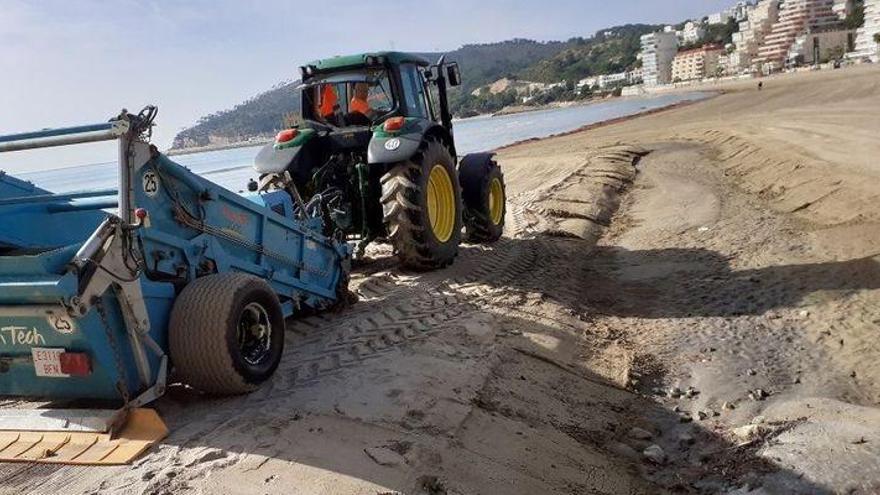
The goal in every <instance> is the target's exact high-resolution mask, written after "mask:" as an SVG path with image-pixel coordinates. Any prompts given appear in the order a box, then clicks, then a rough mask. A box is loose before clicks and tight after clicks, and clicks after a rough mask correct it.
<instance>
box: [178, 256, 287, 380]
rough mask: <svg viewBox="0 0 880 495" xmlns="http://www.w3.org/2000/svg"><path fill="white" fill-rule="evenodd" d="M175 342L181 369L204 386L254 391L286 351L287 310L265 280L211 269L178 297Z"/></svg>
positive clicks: (187, 377)
mask: <svg viewBox="0 0 880 495" xmlns="http://www.w3.org/2000/svg"><path fill="white" fill-rule="evenodd" d="M168 338H169V346H170V350H171V359H172V361H173V363H174V370H175V373H176V374H177V375H178V376H179V377H180V379H181V380H182V381H183V382H184V383H186V384H188V385H190V386H192V387H193V388H195V389H198V390H201V391H202V392H206V393H210V394H218V395H234V394H243V393H247V392H251V391H254V390H256V389H257V388H259V387H260V385H261V384H262V383H263V382H265V381H266V380H268V379H269V378H270V377H271V376H272V375H273V374H274V373H275V369H276V368H278V364H279V363H280V362H281V354H282V352H283V351H284V313H283V312H282V310H281V303H280V302H279V301H278V296H276V295H275V292H274V291H273V290H272V288H271V287H270V286H269V284H268V283H266V281H265V280H262V279H259V278H257V277H254V276H251V275H245V274H243V273H222V274H217V275H208V276H205V277H202V278H199V279H197V280H195V281H193V282H192V283H190V284H189V285H188V286H186V288H184V289H183V292H182V293H181V294H180V296H178V298H177V300H176V301H175V302H174V308H173V309H172V311H171V321H170V323H169V335H168Z"/></svg>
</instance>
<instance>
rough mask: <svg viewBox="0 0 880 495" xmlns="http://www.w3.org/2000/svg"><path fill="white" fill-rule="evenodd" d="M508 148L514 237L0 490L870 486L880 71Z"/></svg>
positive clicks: (14, 472) (394, 290) (399, 275)
mask: <svg viewBox="0 0 880 495" xmlns="http://www.w3.org/2000/svg"><path fill="white" fill-rule="evenodd" d="M725 90H726V91H728V92H727V93H726V94H724V95H722V96H719V97H716V98H714V99H712V100H709V101H704V102H701V103H698V104H695V105H691V106H687V107H683V108H677V109H674V110H668V111H665V112H660V113H656V114H653V115H650V116H644V117H640V118H635V119H631V120H628V121H625V122H621V123H617V124H614V125H610V126H604V127H600V128H595V129H591V130H589V131H585V132H580V133H575V134H571V135H567V136H562V137H558V138H552V139H546V140H541V141H537V142H530V143H524V144H521V145H518V146H515V147H512V148H508V149H505V150H503V151H502V152H501V153H500V155H499V162H500V163H501V164H502V167H503V169H504V172H505V177H506V180H507V183H508V194H509V202H508V211H507V217H506V220H507V228H506V235H505V238H504V239H502V240H501V241H500V242H499V243H497V244H495V245H493V246H470V245H469V246H465V247H463V249H462V252H461V255H460V257H459V259H458V260H457V262H456V264H455V265H454V266H453V267H451V268H449V269H446V270H441V271H437V272H433V273H427V274H416V273H409V272H405V271H401V270H400V269H399V268H398V266H397V264H396V263H395V262H394V260H393V259H392V258H390V257H389V255H390V252H389V250H388V247H387V246H377V247H375V248H373V249H371V251H370V254H371V256H372V258H373V260H372V261H371V262H369V263H366V264H365V265H363V266H360V267H359V268H358V269H357V272H356V274H355V276H354V280H353V284H352V287H353V289H354V290H355V291H356V292H357V293H358V295H359V297H360V301H359V302H358V303H356V304H355V305H353V306H351V307H349V308H347V309H345V310H342V311H341V312H339V313H336V314H330V315H323V316H318V317H311V318H308V319H305V320H292V321H291V322H290V323H289V325H290V328H289V330H290V331H289V332H288V334H287V336H288V338H289V341H288V345H287V346H286V349H285V354H286V356H285V360H284V363H283V364H282V366H281V368H280V369H279V372H278V374H277V376H276V377H275V378H274V379H273V380H272V382H271V383H270V384H269V385H268V386H267V387H265V388H264V389H262V390H260V391H258V392H256V393H254V394H251V395H250V396H247V397H238V398H228V399H209V398H205V397H200V396H198V395H195V394H193V393H191V392H189V391H187V390H186V389H183V388H181V387H174V388H173V389H172V390H171V392H170V393H169V395H168V396H167V397H165V398H163V399H162V400H161V401H159V402H158V403H157V404H156V407H157V409H158V410H159V411H160V413H161V414H162V415H163V417H164V418H165V419H166V421H167V422H168V424H169V426H170V428H171V429H172V435H171V436H170V437H169V438H168V440H167V441H166V442H165V443H163V445H161V446H159V447H157V448H155V449H154V450H153V451H151V452H150V453H149V454H148V455H147V456H145V457H144V458H142V459H141V460H139V461H138V462H137V463H135V465H134V466H130V467H120V468H82V467H54V466H46V465H0V477H2V478H0V479H2V480H3V481H0V493H3V494H5V493H66V494H92V493H122V494H127V493H131V494H134V493H138V494H139V493H149V494H153V493H156V494H160V493H230V494H248V495H250V494H264V493H272V494H274V493H278V494H298V493H302V494H319V493H320V494H323V493H326V494H336V493H345V494H348V493H356V494H371V495H375V494H387V493H408V494H418V493H428V494H444V493H445V494H496V493H498V494H502V493H503V494H537V493H540V494H545V493H547V494H549V493H559V494H563V493H565V494H581V493H584V494H634V493H646V494H654V493H665V492H676V493H681V492H684V493H876V492H878V491H880V465H878V461H877V459H880V455H878V454H880V411H878V409H877V406H878V403H880V359H878V356H880V349H878V347H880V344H878V343H877V332H878V323H880V309H878V308H880V266H878V264H877V258H876V257H875V256H876V255H877V254H878V252H880V242H878V240H880V202H878V201H877V199H878V196H880V186H878V185H877V184H878V182H877V178H878V176H880V163H878V162H877V161H876V160H877V157H878V156H880V153H878V152H880V149H878V148H880V140H878V139H877V136H878V135H880V69H877V68H874V67H857V68H852V69H846V70H838V71H829V72H817V73H806V74H799V75H797V76H788V77H780V78H773V79H768V80H766V81H765V89H764V90H763V91H761V92H758V91H757V89H756V83H751V82H750V83H736V84H731V85H729V86H728V87H726V88H725Z"/></svg>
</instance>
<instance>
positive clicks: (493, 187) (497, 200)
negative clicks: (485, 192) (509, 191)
mask: <svg viewBox="0 0 880 495" xmlns="http://www.w3.org/2000/svg"><path fill="white" fill-rule="evenodd" d="M503 217H504V187H503V186H502V185H501V179H499V178H498V177H495V178H494V179H492V182H490V183H489V219H490V220H492V223H493V224H495V225H499V224H501V220H503Z"/></svg>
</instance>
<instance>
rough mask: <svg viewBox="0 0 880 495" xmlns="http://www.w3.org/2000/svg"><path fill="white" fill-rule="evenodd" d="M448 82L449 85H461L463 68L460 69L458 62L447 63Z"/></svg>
mask: <svg viewBox="0 0 880 495" xmlns="http://www.w3.org/2000/svg"><path fill="white" fill-rule="evenodd" d="M446 83H447V84H449V86H459V85H461V70H459V68H458V63H457V62H452V63H451V64H447V65H446Z"/></svg>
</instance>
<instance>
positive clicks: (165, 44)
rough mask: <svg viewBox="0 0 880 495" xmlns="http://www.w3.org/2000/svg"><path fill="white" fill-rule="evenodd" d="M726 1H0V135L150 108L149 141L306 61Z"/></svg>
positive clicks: (91, 154)
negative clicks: (153, 121)
mask: <svg viewBox="0 0 880 495" xmlns="http://www.w3.org/2000/svg"><path fill="white" fill-rule="evenodd" d="M733 3H735V2H734V1H733V0H542V1H539V2H536V1H535V0H481V1H479V2H467V1H461V0H446V1H436V0H435V1H432V2H418V1H403V0H370V1H359V2H352V1H328V0H321V1H316V2H303V1H293V0H291V1H287V2H285V1H283V0H276V1H273V2H268V1H245V0H214V1H202V0H195V1H171V0H168V1H159V0H153V1H135V0H112V1H110V0H106V1H102V0H76V1H70V0H43V1H35V0H0V135H3V134H10V133H14V132H23V131H30V130H34V129H42V128H46V127H63V126H68V125H77V124H84V123H94V122H101V121H106V120H107V119H109V118H110V117H112V116H114V115H116V114H118V113H119V110H120V109H122V108H127V109H128V110H130V111H133V112H136V111H137V110H140V109H141V108H142V107H143V106H145V105H147V104H155V105H158V107H159V117H158V119H157V123H158V126H157V128H156V129H155V132H154V142H155V143H156V144H157V145H158V146H159V147H160V149H164V148H167V147H168V146H170V145H171V141H172V140H173V138H174V135H175V134H177V132H179V131H180V130H181V129H183V128H185V127H188V126H190V125H192V124H194V123H195V122H196V121H197V120H198V119H199V118H200V117H202V116H204V115H207V114H210V113H214V112H216V111H219V110H223V109H227V108H231V107H233V106H234V105H236V104H238V103H240V102H242V101H244V100H245V99H247V98H249V97H251V96H254V95H256V94H259V93H260V92H263V91H265V90H267V89H269V88H270V87H272V86H274V85H275V84H277V83H279V82H281V81H285V80H292V79H295V78H296V74H297V71H298V69H297V68H298V67H299V66H300V65H302V64H303V63H305V62H307V61H309V60H312V59H316V58H323V57H328V56H334V55H342V54H347V53H355V52H363V51H369V50H382V49H398V50H412V51H443V50H453V49H455V48H457V47H459V46H461V45H463V44H467V43H484V42H493V41H502V40H506V39H511V38H530V39H535V40H540V41H548V40H565V39H568V38H571V37H574V36H583V37H588V36H590V35H592V34H593V33H595V32H596V31H598V30H599V29H602V28H606V27H610V26H613V25H619V24H626V23H638V22H642V23H657V24H661V23H678V22H681V21H682V20H685V19H688V18H701V17H703V16H705V15H708V14H710V13H712V12H717V11H719V10H721V9H723V8H726V7H729V6H730V5H732V4H733ZM113 157H114V152H113V148H112V146H110V145H109V144H108V143H104V144H97V145H95V144H92V145H79V146H74V147H67V148H63V149H62V150H60V151H59V150H52V151H51V152H49V151H29V152H14V153H4V154H0V170H7V171H9V172H19V171H23V170H38V169H49V168H57V167H65V166H71V165H77V164H84V163H93V162H98V161H111V160H112V159H113Z"/></svg>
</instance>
